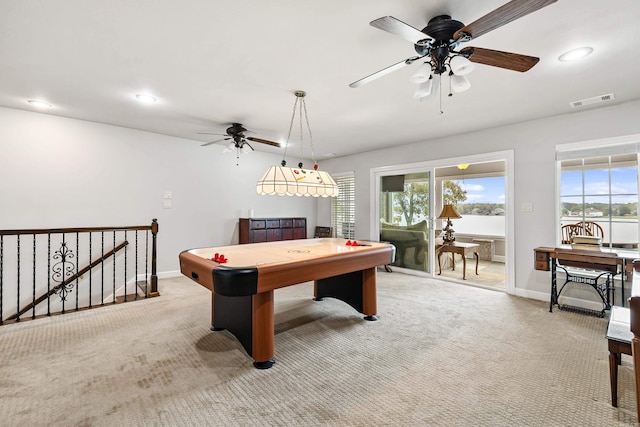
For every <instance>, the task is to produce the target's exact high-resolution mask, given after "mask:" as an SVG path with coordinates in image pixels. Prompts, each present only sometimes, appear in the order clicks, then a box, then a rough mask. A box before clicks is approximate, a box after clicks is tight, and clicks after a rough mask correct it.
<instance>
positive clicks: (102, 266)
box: [100, 231, 104, 305]
mask: <svg viewBox="0 0 640 427" xmlns="http://www.w3.org/2000/svg"><path fill="white" fill-rule="evenodd" d="M100 259H101V260H102V261H101V262H100V275H101V276H102V280H101V283H100V305H104V231H103V232H102V256H101V257H100Z"/></svg>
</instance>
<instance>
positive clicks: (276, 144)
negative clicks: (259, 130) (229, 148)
mask: <svg viewBox="0 0 640 427" xmlns="http://www.w3.org/2000/svg"><path fill="white" fill-rule="evenodd" d="M246 139H248V140H249V141H254V142H259V143H261V144H267V145H272V146H274V147H280V143H279V142H273V141H269V140H266V139H262V138H254V137H253V136H248V137H247V138H246ZM247 145H249V144H247ZM249 147H251V146H250V145H249ZM251 149H252V150H253V147H251Z"/></svg>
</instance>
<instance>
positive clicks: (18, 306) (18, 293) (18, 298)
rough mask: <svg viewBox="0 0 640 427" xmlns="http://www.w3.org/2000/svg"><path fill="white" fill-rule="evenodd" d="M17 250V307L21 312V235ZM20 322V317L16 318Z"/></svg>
mask: <svg viewBox="0 0 640 427" xmlns="http://www.w3.org/2000/svg"><path fill="white" fill-rule="evenodd" d="M17 245H18V246H17V249H18V260H17V261H18V283H17V284H18V290H17V292H16V307H17V309H18V310H20V276H21V274H20V235H19V234H18V241H17ZM19 321H20V316H18V317H16V322H19Z"/></svg>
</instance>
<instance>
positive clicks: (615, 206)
mask: <svg viewBox="0 0 640 427" xmlns="http://www.w3.org/2000/svg"><path fill="white" fill-rule="evenodd" d="M609 206H611V208H609ZM583 207H584V209H585V216H589V217H597V216H603V217H609V216H610V215H611V216H612V217H627V218H628V217H634V218H637V216H638V205H637V203H612V204H611V205H609V204H608V203H585V204H584V205H583V204H582V203H567V202H565V203H562V216H582V210H583Z"/></svg>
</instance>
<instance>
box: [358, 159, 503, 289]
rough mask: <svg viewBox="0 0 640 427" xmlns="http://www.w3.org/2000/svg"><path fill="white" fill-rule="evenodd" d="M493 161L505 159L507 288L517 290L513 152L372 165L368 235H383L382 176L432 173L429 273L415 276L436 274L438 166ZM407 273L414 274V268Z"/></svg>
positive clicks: (377, 237)
mask: <svg viewBox="0 0 640 427" xmlns="http://www.w3.org/2000/svg"><path fill="white" fill-rule="evenodd" d="M492 161H504V162H505V211H506V213H505V215H506V221H505V227H506V230H505V245H506V248H505V291H506V292H507V293H508V294H514V293H515V221H514V218H515V203H514V188H515V186H514V151H513V150H505V151H496V152H491V153H482V154H472V155H466V156H464V157H449V158H445V159H437V160H429V161H422V162H416V163H405V164H399V165H391V166H382V167H377V168H371V169H370V171H369V174H370V182H371V184H372V185H371V186H370V189H371V190H370V195H369V201H370V204H369V206H371V209H370V210H369V213H370V217H369V221H370V228H369V229H370V230H371V235H370V236H369V238H370V239H371V240H373V241H377V240H379V238H380V182H381V179H380V178H381V177H383V176H388V175H401V174H408V173H418V172H422V173H424V172H428V173H429V213H430V215H429V219H428V222H429V230H428V231H429V248H428V256H429V266H430V269H429V270H430V271H429V272H428V273H423V272H415V273H416V275H420V276H422V275H427V276H429V277H434V276H435V268H433V266H434V265H435V264H434V263H435V233H434V227H433V225H434V223H435V220H434V217H435V214H434V212H433V209H434V206H435V200H434V197H435V194H434V190H435V170H436V169H437V168H441V167H446V166H452V165H457V164H461V163H470V164H473V163H486V162H492ZM407 272H411V273H413V271H412V270H408V271H407Z"/></svg>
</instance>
